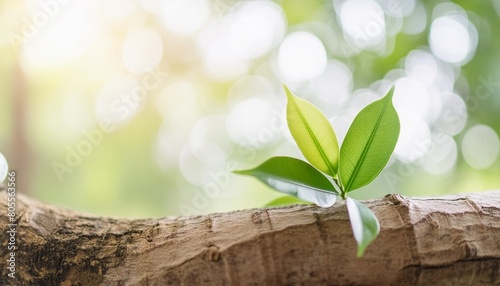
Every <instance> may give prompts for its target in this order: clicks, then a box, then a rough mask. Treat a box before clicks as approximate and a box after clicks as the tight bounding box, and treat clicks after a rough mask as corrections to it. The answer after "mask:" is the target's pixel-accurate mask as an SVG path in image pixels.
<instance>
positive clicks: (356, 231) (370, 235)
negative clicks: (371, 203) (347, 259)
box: [346, 197, 380, 257]
mask: <svg viewBox="0 0 500 286" xmlns="http://www.w3.org/2000/svg"><path fill="white" fill-rule="evenodd" d="M346 206H347V212H348V213H349V220H350V221H351V228H352V233H353V235H354V238H355V239H356V242H357V243H358V254H357V255H358V257H361V256H363V253H364V252H365V249H366V247H367V246H368V245H369V244H370V243H372V242H373V241H374V240H375V238H377V236H378V234H379V232H380V224H379V222H378V220H377V217H376V216H375V214H374V213H373V212H372V211H371V210H370V209H369V208H368V207H367V206H365V205H363V204H362V203H360V202H358V201H356V200H354V199H351V198H349V197H347V198H346Z"/></svg>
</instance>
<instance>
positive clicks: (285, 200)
mask: <svg viewBox="0 0 500 286" xmlns="http://www.w3.org/2000/svg"><path fill="white" fill-rule="evenodd" d="M296 204H310V202H306V201H303V200H301V199H297V198H296V197H292V196H283V197H279V198H277V199H274V200H272V201H270V202H269V203H267V204H266V205H265V206H266V207H278V206H289V205H296Z"/></svg>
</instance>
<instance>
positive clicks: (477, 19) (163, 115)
mask: <svg viewBox="0 0 500 286" xmlns="http://www.w3.org/2000/svg"><path fill="white" fill-rule="evenodd" d="M349 7H350V8H349ZM348 8H349V9H348ZM370 9H371V10H370ZM438 23H439V24H440V25H438ZM0 30H1V37H0V151H1V152H2V153H3V154H4V155H5V157H6V158H7V160H8V162H9V165H10V168H11V169H15V170H17V171H18V177H19V180H20V185H19V191H20V192H23V193H29V194H30V195H32V196H34V197H37V198H39V199H41V200H44V201H47V202H51V203H53V204H58V205H63V206H66V207H70V208H74V209H78V210H82V211H87V212H92V213H96V214H102V215H113V216H126V217H158V216H165V215H181V214H184V215H189V214H198V213H208V212H218V211H228V210H235V209H242V208H251V207H260V206H263V205H265V204H266V203H268V202H270V201H272V200H274V199H276V198H278V197H279V194H278V193H272V192H269V191H268V190H267V189H266V187H264V186H262V185H261V184H259V183H258V182H257V181H253V180H249V179H247V178H240V177H238V176H235V175H233V174H232V173H230V172H229V170H233V169H236V168H248V167H254V166H256V165H258V164H260V163H261V162H263V161H264V160H265V158H268V157H270V156H274V155H285V156H294V157H300V154H299V153H298V151H297V148H296V146H294V143H293V140H291V137H290V134H288V133H287V131H286V128H284V126H283V124H284V123H283V111H284V108H285V96H284V94H283V92H282V90H281V84H282V83H283V82H284V83H286V84H287V85H288V86H290V87H291V89H292V91H294V93H295V94H297V95H299V96H302V97H304V98H306V99H308V100H310V101H312V102H313V103H314V104H316V105H317V106H319V107H320V109H321V110H322V111H323V112H325V114H327V116H329V119H330V120H331V121H332V124H333V126H334V127H335V129H336V132H337V133H340V134H342V133H344V134H345V130H347V127H348V126H349V124H350V121H351V120H352V116H353V115H352V114H355V113H356V111H359V109H360V108H362V107H363V106H365V105H366V104H368V103H369V102H370V101H373V100H375V99H376V98H377V97H380V96H381V95H382V94H384V93H385V92H386V91H387V89H388V86H389V85H390V84H391V83H394V82H396V93H395V99H396V98H397V97H398V96H399V97H400V99H399V101H400V106H399V109H398V112H399V113H400V115H403V116H404V117H405V118H406V119H408V120H407V123H408V122H409V123H408V124H407V125H406V131H407V132H406V136H407V137H408V138H410V139H408V140H406V141H405V140H400V141H401V142H400V143H398V144H400V146H399V149H398V147H397V148H396V156H394V157H393V159H392V160H391V163H390V166H389V167H387V168H386V170H384V171H383V173H382V174H381V175H380V176H379V178H378V179H377V180H375V181H374V183H373V184H371V185H369V186H367V187H365V188H362V189H361V190H360V191H359V192H356V193H355V194H354V196H355V197H356V198H360V199H363V198H373V197H381V196H384V195H386V194H388V193H393V192H398V193H402V194H405V195H418V196H429V195H442V194H447V193H458V192H477V191H484V190H488V189H495V188H499V186H500V179H499V176H498V174H499V173H500V163H499V160H498V158H497V157H498V148H499V147H498V134H499V132H500V121H499V120H498V110H500V85H499V84H498V82H500V70H499V65H498V63H499V62H500V54H499V53H498V51H499V50H500V38H499V37H497V35H499V34H500V1H498V0H491V1H490V0H488V1H465V0H462V1H455V2H449V1H418V0H410V1H406V0H404V1H403V0H400V1H399V0H394V1H392V0H391V1H375V0H345V1H343V0H339V1H337V0H335V1H321V0H314V1H299V0H277V1H274V2H269V1H232V0H212V1H208V0H207V1H205V0H193V1H182V0H169V1H161V0H158V1H155V0H137V1H85V2H77V1H66V2H61V3H59V2H58V1H56V0H46V1H43V0H41V1H2V2H0ZM443 31H444V32H443ZM433 33H435V36H432V35H433ZM447 35H451V36H449V37H448V38H446V36H447ZM155 74H156V78H155ZM434 74H435V78H434V79H432V78H431V82H429V77H432V75H434ZM408 78H409V79H411V80H406V81H405V80H404V79H408ZM401 79H403V80H401ZM487 82H490V84H486V83H487ZM409 83H410V84H409ZM412 84H413V85H412ZM398 85H399V87H398ZM485 85H487V86H485ZM398 88H399V90H401V92H400V93H399V95H398ZM403 91H404V92H403ZM450 94H452V95H450ZM134 96H138V98H139V100H137V103H136V102H133V103H130V102H128V103H127V100H130V98H134ZM405 96H407V97H405ZM410 97H411V98H410ZM450 98H451V99H453V100H454V101H450V100H451V99H450ZM117 102H118V103H117ZM396 105H397V104H396ZM462 106H465V107H466V108H467V112H466V113H464V112H462V113H461V111H460V110H461V107H462ZM120 107H121V108H122V109H120ZM396 107H397V108H398V106H396ZM412 109H415V110H417V111H419V110H420V111H421V110H424V111H425V112H426V113H425V114H423V115H422V114H421V115H418V116H416V117H415V118H416V119H415V118H414V117H412V116H414V114H413V113H412V112H413V111H414V110H412ZM120 110H121V111H120ZM419 116H420V117H419ZM454 116H455V117H456V118H458V119H459V121H460V122H458V123H457V124H456V125H452V126H450V125H449V124H448V125H447V121H446V120H447V118H454ZM443 118H444V119H443ZM413 119H415V120H416V121H415V122H419V124H420V125H412V124H411V123H412V122H413V121H412V120H413ZM417 119H418V120H417ZM462 119H463V120H462ZM465 119H466V120H465ZM107 120H108V121H110V122H111V123H110V124H111V125H113V127H114V130H113V131H111V132H105V131H104V129H103V128H102V127H101V126H102V124H103V122H107ZM443 120H444V121H443ZM403 123H404V122H403ZM448 123H449V122H448ZM453 124H454V123H453ZM456 126H458V127H456ZM478 126H479V127H480V128H476V127H478ZM417 127H418V128H417ZM455 127H456V128H455ZM401 128H402V131H403V130H405V125H404V124H402V127H401ZM450 128H451V129H450ZM453 128H455V129H453ZM457 128H458V129H457ZM342 130H344V131H342ZM472 131H474V132H472ZM95 132H100V133H101V135H102V142H101V140H97V141H99V142H98V143H97V144H93V143H92V142H91V140H90V139H89V138H88V137H86V135H85V134H87V136H88V134H94V136H96V135H95V134H96V133H95ZM431 134H434V135H435V136H438V135H440V134H445V137H444V138H445V139H443V141H442V142H441V141H439V142H435V141H432V140H430V139H431V138H435V137H431V136H434V135H431ZM412 136H414V137H415V138H413V137H412ZM341 137H342V138H343V136H341ZM96 138H97V137H94V140H95V139H96ZM342 138H340V139H342ZM411 138H413V139H411ZM436 138H439V137H436ZM420 143H422V144H420ZM415 146H417V147H418V146H420V147H418V148H422V150H423V151H422V152H421V153H422V156H420V157H419V158H417V159H415V158H413V159H412V158H410V157H411V156H410V155H409V154H411V151H412V149H411V148H416V147H415ZM421 146H424V147H421ZM425 146H427V147H429V146H431V147H440V146H441V147H442V146H444V147H443V148H441V149H439V148H438V149H436V148H434V149H433V148H431V149H430V150H428V149H427V148H426V147H425ZM75 150H80V151H82V150H83V151H84V152H83V153H85V155H83V156H80V157H81V160H76V161H79V162H77V163H75V164H73V165H74V166H69V165H68V160H67V159H68V156H70V155H68V154H71V153H72V152H74V151H75ZM436 150H438V151H439V152H438V151H436ZM417 151H418V150H417ZM80 155H81V154H80ZM70 157H71V156H70ZM73 159H74V158H73ZM54 164H56V165H57V164H60V165H57V166H59V167H60V166H61V165H65V166H66V169H64V170H66V172H64V173H63V174H62V175H61V173H60V175H59V176H58V175H57V172H58V171H57V168H56V167H54V166H55V165H54ZM61 170H62V169H59V171H61Z"/></svg>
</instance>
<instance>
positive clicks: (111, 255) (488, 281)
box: [0, 191, 500, 285]
mask: <svg viewBox="0 0 500 286" xmlns="http://www.w3.org/2000/svg"><path fill="white" fill-rule="evenodd" d="M0 200H1V202H2V203H1V205H2V217H1V221H0V227H1V229H2V234H1V241H2V250H1V256H2V257H1V262H0V265H1V277H0V284H1V285H500V191H495V192H487V193H478V194H468V195H453V196H446V197H436V198H409V197H403V196H400V195H390V196H387V197H385V198H383V199H377V200H371V201H367V202H366V203H367V205H368V206H369V207H370V208H371V209H372V210H373V211H374V212H375V214H376V215H377V217H378V218H379V220H380V225H381V231H380V235H379V237H378V238H377V239H376V240H375V242H374V243H372V244H371V245H370V246H369V247H368V249H367V250H366V253H365V255H364V257H362V258H356V242H355V240H354V238H353V236H352V231H351V229H350V224H349V220H348V215H347V211H346V207H345V204H343V203H337V204H335V205H334V206H333V207H331V208H320V207H316V206H312V205H295V206H288V207H279V208H263V209H251V210H243V211H236V212H230V213H222V214H211V215H204V216H196V217H176V218H170V217H167V218H163V219H147V220H126V219H112V218H103V217H96V216H92V215H87V214H80V213H76V212H73V211H70V210H65V209H61V208H56V207H53V206H49V205H46V204H43V203H40V202H37V201H35V200H33V199H31V198H28V197H26V196H24V195H21V194H19V195H18V196H17V200H16V203H17V205H16V216H15V222H16V223H17V226H16V231H17V233H16V239H17V240H16V245H17V249H16V251H15V258H16V272H15V278H10V277H9V276H8V273H9V271H10V270H9V269H8V267H9V262H8V260H9V255H10V250H8V247H7V246H8V245H7V242H8V241H9V238H10V237H9V235H10V234H9V233H7V230H9V229H10V227H9V226H8V225H7V224H8V223H9V221H8V217H7V216H5V215H4V214H5V212H6V201H7V194H6V192H5V191H2V192H1V193H0Z"/></svg>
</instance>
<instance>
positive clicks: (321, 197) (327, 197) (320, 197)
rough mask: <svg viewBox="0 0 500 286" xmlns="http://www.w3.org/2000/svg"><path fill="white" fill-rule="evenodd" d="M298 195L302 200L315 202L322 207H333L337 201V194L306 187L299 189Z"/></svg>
mask: <svg viewBox="0 0 500 286" xmlns="http://www.w3.org/2000/svg"><path fill="white" fill-rule="evenodd" d="M297 197H298V198H299V199H301V200H304V201H308V202H311V203H315V204H317V205H318V206H320V207H322V208H328V207H331V206H333V204H335V202H336V201H337V196H336V195H335V194H333V193H326V192H321V191H314V190H310V189H306V188H303V189H299V191H298V192H297Z"/></svg>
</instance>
